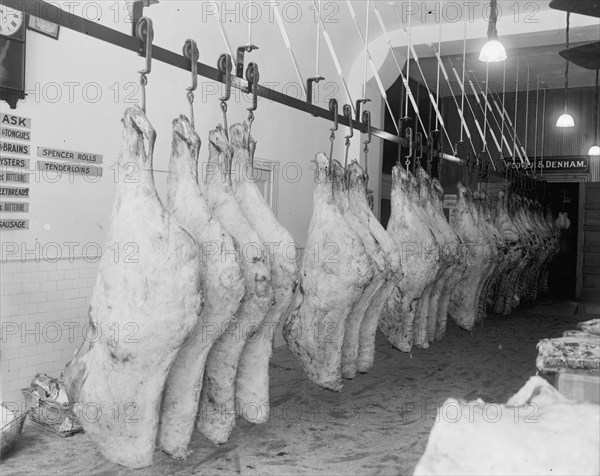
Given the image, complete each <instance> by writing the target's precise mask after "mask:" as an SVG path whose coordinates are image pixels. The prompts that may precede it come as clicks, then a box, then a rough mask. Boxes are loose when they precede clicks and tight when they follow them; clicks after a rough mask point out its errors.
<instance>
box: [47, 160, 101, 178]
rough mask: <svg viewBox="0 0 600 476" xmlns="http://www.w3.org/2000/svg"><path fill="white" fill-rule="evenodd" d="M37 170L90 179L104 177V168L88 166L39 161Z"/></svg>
mask: <svg viewBox="0 0 600 476" xmlns="http://www.w3.org/2000/svg"><path fill="white" fill-rule="evenodd" d="M37 169H38V170H41V171H42V172H52V173H65V174H78V175H87V176H89V177H102V168H101V167H94V166H93V165H86V164H64V163H61V162H46V161H41V160H40V161H38V162H37Z"/></svg>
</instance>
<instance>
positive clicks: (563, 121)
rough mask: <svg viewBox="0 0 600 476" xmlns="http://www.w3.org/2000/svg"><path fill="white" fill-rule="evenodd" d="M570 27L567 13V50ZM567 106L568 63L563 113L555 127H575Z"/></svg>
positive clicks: (569, 15)
mask: <svg viewBox="0 0 600 476" xmlns="http://www.w3.org/2000/svg"><path fill="white" fill-rule="evenodd" d="M570 25H571V12H567V48H568V47H569V28H570ZM568 104H569V62H568V61H567V66H566V68H565V112H564V114H563V115H562V116H560V117H559V118H558V121H556V127H561V128H567V127H575V120H574V119H573V116H571V114H569V112H568Z"/></svg>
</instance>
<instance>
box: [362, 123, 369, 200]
mask: <svg viewBox="0 0 600 476" xmlns="http://www.w3.org/2000/svg"><path fill="white" fill-rule="evenodd" d="M362 123H363V124H365V125H366V130H365V134H366V135H367V138H366V139H365V140H364V141H363V144H364V147H363V152H364V154H365V176H366V183H365V188H368V185H369V161H368V157H369V144H370V143H371V112H370V111H363V113H362Z"/></svg>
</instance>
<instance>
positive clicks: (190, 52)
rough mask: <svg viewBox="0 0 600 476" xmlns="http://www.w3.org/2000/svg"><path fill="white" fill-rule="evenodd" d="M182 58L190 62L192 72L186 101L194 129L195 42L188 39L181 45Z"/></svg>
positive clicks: (196, 84)
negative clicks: (188, 104)
mask: <svg viewBox="0 0 600 476" xmlns="http://www.w3.org/2000/svg"><path fill="white" fill-rule="evenodd" d="M183 56H185V57H186V58H187V59H189V60H190V70H191V72H192V84H191V85H190V86H188V87H187V88H186V90H187V92H188V93H187V95H186V96H187V100H188V102H189V103H190V122H191V124H192V127H194V91H195V90H196V88H198V59H199V58H200V52H199V51H198V44H197V43H196V41H195V40H192V39H190V38H188V39H187V40H185V43H184V45H183Z"/></svg>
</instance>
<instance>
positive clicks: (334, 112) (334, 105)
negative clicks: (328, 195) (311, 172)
mask: <svg viewBox="0 0 600 476" xmlns="http://www.w3.org/2000/svg"><path fill="white" fill-rule="evenodd" d="M329 112H331V116H332V119H333V126H332V127H331V128H330V129H329V130H330V131H331V134H329V140H330V141H331V146H330V148H329V177H330V178H331V190H332V193H333V142H334V141H335V131H337V130H338V125H339V123H338V120H339V119H338V102H337V99H335V98H331V99H330V100H329Z"/></svg>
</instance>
